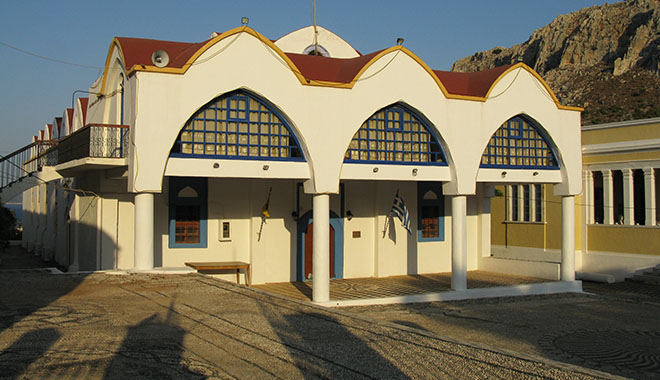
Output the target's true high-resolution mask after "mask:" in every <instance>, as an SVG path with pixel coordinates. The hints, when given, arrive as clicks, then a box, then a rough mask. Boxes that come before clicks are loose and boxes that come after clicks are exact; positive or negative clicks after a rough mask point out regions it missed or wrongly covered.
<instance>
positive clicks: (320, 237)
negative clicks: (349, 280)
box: [312, 194, 330, 302]
mask: <svg viewBox="0 0 660 380" xmlns="http://www.w3.org/2000/svg"><path fill="white" fill-rule="evenodd" d="M313 213H314V214H313V218H314V226H313V228H314V230H313V233H314V237H313V247H314V248H313V249H314V251H313V253H312V301H314V302H327V301H329V300H330V196H329V195H328V194H316V195H314V210H313Z"/></svg>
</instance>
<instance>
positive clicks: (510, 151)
mask: <svg viewBox="0 0 660 380" xmlns="http://www.w3.org/2000/svg"><path fill="white" fill-rule="evenodd" d="M481 167H483V168H488V167H491V168H492V167H496V168H497V167H506V168H523V169H524V168H529V169H557V168H558V165H557V159H556V158H555V155H554V152H553V151H552V149H551V148H550V146H549V144H548V142H547V141H546V139H545V138H544V136H543V135H541V133H539V131H538V129H537V128H536V127H535V126H534V125H533V124H531V123H530V122H528V121H527V120H526V119H523V118H521V117H514V118H512V119H509V120H508V121H507V122H505V123H504V124H502V126H501V127H500V128H499V129H498V130H497V131H496V132H495V134H493V136H492V137H491V138H490V142H489V143H488V146H487V147H486V149H485V150H484V153H483V155H482V156H481Z"/></svg>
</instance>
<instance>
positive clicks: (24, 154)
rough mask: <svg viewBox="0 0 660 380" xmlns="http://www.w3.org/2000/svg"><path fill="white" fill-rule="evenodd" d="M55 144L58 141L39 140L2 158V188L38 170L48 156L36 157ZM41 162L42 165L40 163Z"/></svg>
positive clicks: (0, 176)
mask: <svg viewBox="0 0 660 380" xmlns="http://www.w3.org/2000/svg"><path fill="white" fill-rule="evenodd" d="M55 145H57V141H53V140H50V141H37V142H33V143H31V144H28V145H26V146H24V147H23V148H21V149H19V150H17V151H15V152H12V153H11V154H8V155H6V156H3V157H2V158H0V188H2V187H5V186H7V185H9V184H10V183H13V182H16V181H17V180H18V179H20V178H22V177H25V176H27V175H28V173H30V172H33V171H35V170H38V168H39V167H41V166H43V164H45V163H46V160H47V158H45V157H44V158H43V159H41V160H39V159H36V158H37V157H40V156H42V155H43V154H44V153H45V152H47V151H48V150H49V149H51V148H52V147H53V146H55ZM40 163H41V164H42V165H39V164H40Z"/></svg>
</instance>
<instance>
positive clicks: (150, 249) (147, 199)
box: [133, 193, 154, 270]
mask: <svg viewBox="0 0 660 380" xmlns="http://www.w3.org/2000/svg"><path fill="white" fill-rule="evenodd" d="M134 247H135V249H134V255H135V256H134V260H135V261H134V266H133V269H135V270H150V269H153V268H154V195H153V194H152V193H138V194H135V241H134Z"/></svg>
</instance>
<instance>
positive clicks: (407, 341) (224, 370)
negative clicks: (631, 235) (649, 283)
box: [0, 249, 660, 379]
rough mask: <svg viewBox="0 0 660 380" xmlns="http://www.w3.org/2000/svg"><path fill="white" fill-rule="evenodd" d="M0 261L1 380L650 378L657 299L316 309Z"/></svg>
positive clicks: (201, 285)
mask: <svg viewBox="0 0 660 380" xmlns="http://www.w3.org/2000/svg"><path fill="white" fill-rule="evenodd" d="M10 250H11V249H10ZM10 256H11V254H8V253H0V260H2V262H1V263H0V378H2V379H5V378H7V379H37V378H38V379H41V378H57V379H59V378H63V379H98V378H104V379H115V378H122V379H132V378H146V379H168V378H169V379H180V378H190V379H204V378H206V379H225V378H243V379H247V378H250V379H252V378H258V379H262V378H285V379H295V378H305V379H309V378H327V379H341V378H347V379H353V378H379V379H396V378H402V379H403V378H423V379H474V378H498V379H519V378H529V379H536V378H547V379H594V378H616V375H621V376H628V377H634V378H640V379H651V378H658V377H659V376H660V370H659V368H660V367H659V365H658V363H659V360H658V358H659V357H660V354H659V353H658V350H659V348H660V324H659V323H658V321H660V302H659V300H660V294H656V293H654V292H656V290H653V289H655V288H652V289H651V290H646V291H645V294H641V293H640V295H638V296H634V297H631V296H630V290H629V289H615V288H607V287H605V288H606V289H605V290H602V291H601V290H599V289H603V288H604V287H603V286H602V285H598V286H594V287H595V288H597V290H598V291H599V292H600V293H599V294H598V295H588V294H584V295H575V294H565V295H555V296H536V297H520V298H503V299H489V300H474V301H461V302H448V303H428V304H417V305H394V306H388V307H385V306H371V307H362V308H349V309H326V308H322V307H318V306H315V305H312V304H310V303H308V302H304V301H298V300H292V299H288V298H286V297H282V296H279V295H271V294H268V293H266V292H264V291H261V290H258V289H252V288H247V287H244V286H237V285H235V284H232V283H228V282H224V281H221V280H217V279H214V278H210V277H206V276H202V275H198V274H188V275H146V274H143V275H108V274H87V275H85V274H78V275H71V274H65V275H55V274H50V273H49V272H47V271H45V270H38V269H37V270H35V269H32V270H24V269H21V268H18V267H20V266H21V265H12V264H11V262H12V260H11V257H10ZM14 256H15V257H24V256H25V255H20V254H16V253H15V254H14ZM7 257H9V258H10V260H6V258H7ZM37 266H38V265H37ZM585 288H587V290H589V286H585ZM643 293H644V292H643ZM657 293H660V292H657ZM607 355H610V356H609V357H608V356H607ZM604 358H605V359H604ZM599 363H600V364H599Z"/></svg>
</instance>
